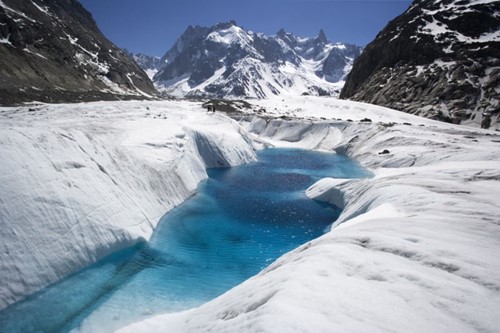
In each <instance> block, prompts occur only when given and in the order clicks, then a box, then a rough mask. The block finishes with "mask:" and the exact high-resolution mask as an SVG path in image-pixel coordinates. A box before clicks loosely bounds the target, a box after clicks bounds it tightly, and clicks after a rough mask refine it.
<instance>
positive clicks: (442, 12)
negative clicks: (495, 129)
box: [340, 0, 500, 125]
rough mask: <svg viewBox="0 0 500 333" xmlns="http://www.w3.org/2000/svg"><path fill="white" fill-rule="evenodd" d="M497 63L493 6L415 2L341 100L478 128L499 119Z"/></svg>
mask: <svg viewBox="0 0 500 333" xmlns="http://www.w3.org/2000/svg"><path fill="white" fill-rule="evenodd" d="M499 55H500V2H499V1H494V0H417V1H414V2H413V4H412V5H411V6H410V7H409V8H408V10H407V11H405V12H404V13H403V14H402V15H400V16H398V17H397V18H395V19H394V20H392V21H391V22H389V24H388V25H387V26H386V27H385V28H384V29H383V30H382V31H381V32H380V33H379V34H378V35H377V37H376V39H375V40H374V41H373V42H371V43H370V44H369V45H367V46H366V48H365V49H364V51H363V54H362V55H361V56H360V57H358V58H357V59H356V61H355V62H354V65H353V69H352V71H351V72H350V73H349V75H348V77H347V80H346V83H345V86H344V88H343V90H342V92H341V94H340V97H341V98H348V99H353V100H357V101H364V102H369V103H373V104H378V105H382V106H387V107H390V108H393V109H396V110H400V111H404V112H408V113H412V114H416V115H420V116H424V117H428V118H434V119H439V120H444V121H454V122H455V121H456V122H462V123H475V124H476V125H477V124H479V123H480V122H481V120H482V118H483V113H485V112H492V113H493V116H498V114H499V113H500V110H498V107H499V100H500V56H499ZM494 120H495V119H494Z"/></svg>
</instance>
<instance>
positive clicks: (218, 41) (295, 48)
mask: <svg viewBox="0 0 500 333" xmlns="http://www.w3.org/2000/svg"><path fill="white" fill-rule="evenodd" d="M360 51H361V48H360V47H359V46H356V45H351V44H341V43H332V42H330V41H328V39H327V37H326V35H325V33H324V32H323V31H322V30H321V31H320V33H319V34H318V36H317V37H316V38H302V37H297V36H295V35H293V34H291V33H287V32H286V31H284V30H283V29H281V30H280V31H279V32H278V33H277V34H276V35H274V36H266V35H264V34H262V33H255V32H252V31H247V30H244V29H243V28H241V27H239V26H238V25H237V24H236V22H234V21H230V22H224V23H219V24H217V25H215V26H213V27H200V26H189V27H188V28H187V29H186V31H185V32H184V33H183V34H182V35H181V36H180V37H179V39H178V40H177V41H176V43H175V45H174V46H173V47H172V48H171V49H170V50H169V51H168V52H167V53H166V54H165V55H164V56H163V57H162V59H161V67H160V68H159V71H158V73H157V74H156V75H155V76H154V78H153V80H154V82H155V84H156V85H157V87H158V88H159V89H160V90H163V91H166V92H167V93H169V94H172V95H176V96H198V97H200V96H202V97H218V98H227V97H251V98H265V97H269V96H273V95H281V94H294V95H300V94H308V95H309V94H310V95H333V96H335V95H338V93H339V92H340V88H341V87H342V84H343V79H344V77H345V75H346V74H347V72H348V71H349V70H350V67H351V64H352V61H353V59H354V58H355V57H357V56H358V55H359V53H360Z"/></svg>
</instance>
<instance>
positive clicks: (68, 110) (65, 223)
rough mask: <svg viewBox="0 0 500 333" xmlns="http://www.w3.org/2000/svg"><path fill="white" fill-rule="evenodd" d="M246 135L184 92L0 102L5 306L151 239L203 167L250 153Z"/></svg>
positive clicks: (0, 269) (1, 295)
mask: <svg viewBox="0 0 500 333" xmlns="http://www.w3.org/2000/svg"><path fill="white" fill-rule="evenodd" d="M193 110H194V111H193ZM248 142H249V139H247V138H245V134H244V132H243V131H242V130H241V129H240V127H239V125H237V124H235V123H234V122H233V121H231V120H229V119H227V118H225V117H220V116H218V115H212V114H210V115H207V114H206V113H205V112H204V109H202V108H201V107H200V105H199V104H192V103H187V102H178V103H175V102H148V103H145V102H98V103H97V102H96V103H90V104H74V105H64V104H62V105H39V106H30V107H20V108H0V156H1V158H0V175H1V176H0V177H1V181H0V252H1V255H0V281H2V283H1V284H0V309H2V308H4V307H6V306H7V305H8V304H11V303H14V302H16V301H18V300H20V299H22V298H23V297H24V296H26V295H29V294H31V293H33V292H35V291H37V290H39V289H41V288H43V287H45V286H47V285H48V284H50V283H52V282H55V281H57V280H59V279H60V278H62V277H64V276H66V275H67V274H70V273H72V272H74V271H76V270H78V269H80V268H82V267H84V266H86V265H88V264H90V263H92V262H95V261H96V260H98V259H100V258H102V257H103V256H105V255H107V254H110V253H111V252H114V251H117V250H118V249H121V248H124V247H128V246H131V245H132V244H134V243H137V242H140V241H144V240H147V239H149V237H150V236H151V234H152V232H153V230H154V228H155V226H156V224H157V223H158V221H159V219H160V217H161V216H162V215H163V214H165V213H166V212H167V211H168V210H170V209H172V208H173V207H174V206H175V205H177V204H179V203H181V202H182V201H183V200H185V199H186V198H187V197H188V196H190V195H191V194H192V193H193V192H194V191H195V190H196V187H197V185H198V183H199V182H200V181H201V180H203V179H205V178H206V177H207V175H206V171H205V168H206V167H215V166H230V165H237V164H241V163H244V162H248V161H250V160H253V159H254V158H255V155H254V151H253V149H252V147H251V146H250V145H249V143H248ZM201 143H203V144H201ZM202 148H205V149H207V151H204V150H202ZM0 331H1V328H0Z"/></svg>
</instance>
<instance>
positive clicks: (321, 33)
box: [316, 29, 328, 44]
mask: <svg viewBox="0 0 500 333" xmlns="http://www.w3.org/2000/svg"><path fill="white" fill-rule="evenodd" d="M316 41H317V42H319V43H324V44H326V43H328V38H326V34H325V32H324V31H323V29H321V30H320V31H319V34H318V37H316Z"/></svg>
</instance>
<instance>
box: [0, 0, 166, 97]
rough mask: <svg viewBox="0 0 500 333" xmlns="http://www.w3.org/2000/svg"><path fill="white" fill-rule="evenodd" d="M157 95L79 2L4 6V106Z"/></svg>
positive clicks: (7, 2)
mask: <svg viewBox="0 0 500 333" xmlns="http://www.w3.org/2000/svg"><path fill="white" fill-rule="evenodd" d="M156 94H157V92H156V90H155V88H154V86H153V84H152V83H151V81H150V80H149V79H148V77H147V76H146V74H145V73H144V72H143V70H142V69H141V68H139V66H137V64H135V63H134V62H133V61H131V60H130V59H129V57H127V56H126V55H125V54H124V53H123V52H122V51H121V50H120V49H119V48H117V47H116V46H115V45H113V44H112V43H111V42H110V41H109V40H107V39H106V38H105V37H104V36H103V35H102V34H101V32H100V31H99V29H98V27H97V25H96V23H95V21H94V20H93V19H92V16H91V14H90V13H89V12H88V11H86V10H85V9H84V8H83V7H82V5H81V4H80V3H79V2H78V1H77V0H50V1H43V0H31V1H20V0H1V1H0V105H8V104H15V103H20V102H27V101H41V102H78V101H89V100H102V99H125V98H143V97H150V96H154V95H156Z"/></svg>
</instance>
